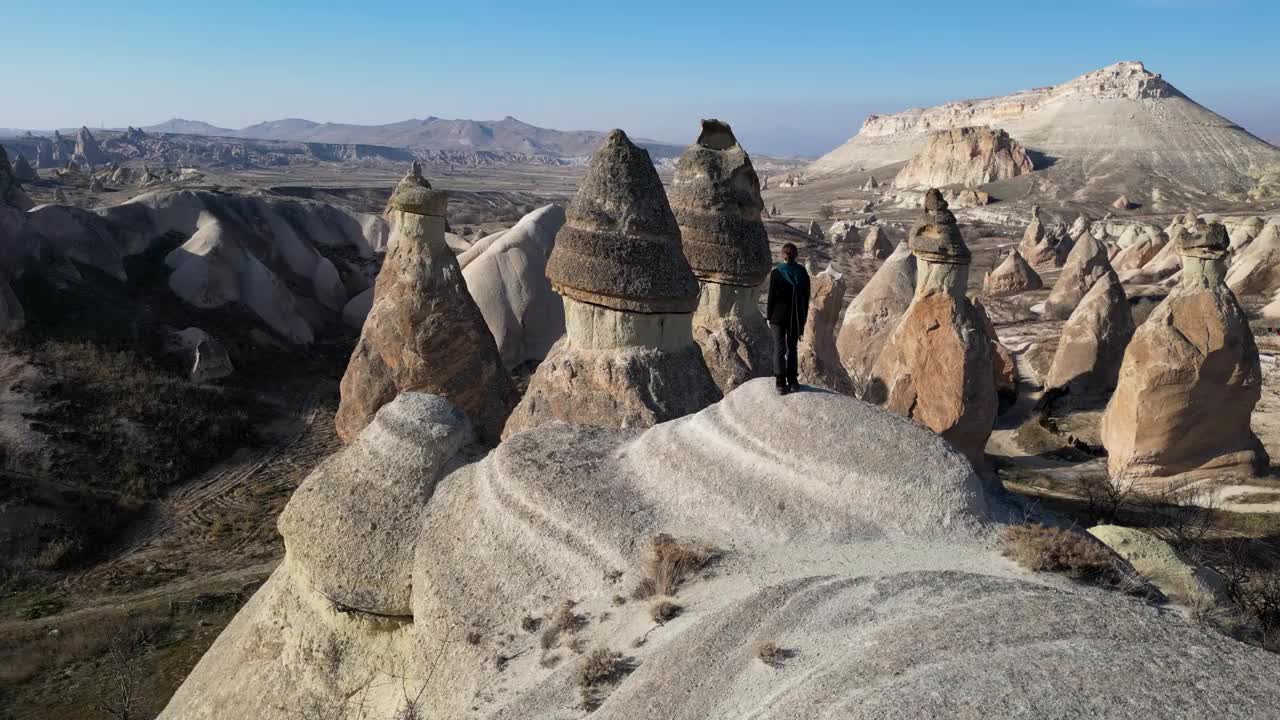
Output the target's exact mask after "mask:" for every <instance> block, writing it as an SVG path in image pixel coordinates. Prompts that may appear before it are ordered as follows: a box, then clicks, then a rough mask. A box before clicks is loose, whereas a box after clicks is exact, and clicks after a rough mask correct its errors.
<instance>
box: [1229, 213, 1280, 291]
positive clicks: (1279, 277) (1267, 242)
mask: <svg viewBox="0 0 1280 720" xmlns="http://www.w3.org/2000/svg"><path fill="white" fill-rule="evenodd" d="M1226 282H1227V287H1229V288H1231V292H1233V293H1235V294H1236V295H1253V294H1267V295H1270V294H1271V293H1273V292H1275V291H1276V290H1280V225H1275V224H1271V225H1266V226H1264V227H1263V228H1262V230H1260V231H1258V236H1257V237H1256V238H1255V239H1254V240H1253V242H1251V243H1249V244H1248V245H1247V246H1245V248H1244V249H1243V250H1241V251H1240V253H1239V254H1238V255H1236V256H1235V262H1233V263H1231V267H1230V268H1229V269H1228V270H1227V279H1226Z"/></svg>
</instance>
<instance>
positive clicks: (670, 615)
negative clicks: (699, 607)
mask: <svg viewBox="0 0 1280 720" xmlns="http://www.w3.org/2000/svg"><path fill="white" fill-rule="evenodd" d="M680 610H681V608H680V606H679V605H677V604H675V603H673V602H671V601H670V600H667V599H665V598H659V599H657V600H654V601H653V604H652V605H650V606H649V616H650V617H652V618H653V621H654V622H656V623H658V624H659V625H665V624H666V623H667V621H669V620H674V619H675V617H676V616H677V615H679V614H680Z"/></svg>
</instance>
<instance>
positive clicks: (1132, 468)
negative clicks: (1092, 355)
mask: <svg viewBox="0 0 1280 720" xmlns="http://www.w3.org/2000/svg"><path fill="white" fill-rule="evenodd" d="M1181 245H1182V247H1181V253H1182V259H1183V269H1182V278H1181V281H1180V282H1179V284H1178V286H1177V287H1175V288H1174V289H1173V290H1172V291H1171V292H1170V293H1169V296H1168V297H1167V298H1165V300H1164V302H1162V303H1160V305H1159V306H1158V307H1157V308H1156V309H1155V310H1154V311H1152V313H1151V315H1150V316H1149V317H1148V318H1147V320H1146V322H1144V323H1143V324H1142V326H1141V327H1139V328H1138V330H1137V332H1136V333H1134V336H1133V340H1132V341H1131V342H1130V343H1129V347H1128V349H1127V350H1126V351H1125V354H1124V363H1123V364H1122V365H1121V368H1120V378H1119V382H1118V383H1117V387H1116V392H1115V394H1114V395H1112V397H1111V401H1110V402H1109V403H1108V404H1107V410H1106V413H1105V414H1104V415H1103V419H1102V441H1103V444H1104V445H1105V446H1106V448H1107V453H1108V458H1107V466H1108V469H1109V470H1110V473H1111V477H1112V480H1113V482H1127V481H1129V480H1132V481H1135V482H1138V483H1141V484H1148V485H1156V486H1162V485H1165V484H1167V483H1168V482H1170V481H1172V480H1174V479H1178V480H1181V479H1201V478H1208V479H1212V480H1225V479H1228V478H1231V477H1233V476H1251V475H1255V474H1257V473H1260V472H1263V471H1265V469H1266V468H1267V467H1268V464H1269V460H1268V457H1267V452H1266V450H1264V449H1263V447H1262V444H1261V443H1260V442H1259V441H1258V438H1257V436H1256V435H1254V434H1253V431H1252V430H1251V429H1250V425H1249V422H1250V416H1251V415H1252V413H1253V408H1254V406H1255V405H1256V404H1257V402H1258V399H1259V398H1260V397H1261V394H1262V370H1261V366H1260V364H1259V359H1258V348H1257V345H1255V344H1254V340H1253V333H1252V331H1250V329H1249V323H1248V319H1247V318H1246V316H1245V313H1244V310H1243V309H1242V308H1241V307H1240V304H1239V303H1238V302H1237V301H1236V297H1235V295H1234V294H1232V292H1231V290H1230V289H1229V288H1228V287H1227V285H1226V283H1225V282H1224V281H1223V276H1224V273H1225V262H1224V258H1225V257H1226V253H1227V249H1228V248H1229V246H1230V239H1229V238H1228V236H1227V232H1226V229H1225V228H1224V227H1223V226H1222V225H1219V224H1217V223H1215V224H1213V225H1204V224H1203V223H1201V224H1200V225H1199V226H1198V227H1197V228H1195V229H1193V230H1192V231H1190V232H1189V233H1188V234H1187V235H1185V236H1183V238H1182V242H1181Z"/></svg>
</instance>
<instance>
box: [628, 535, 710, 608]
mask: <svg viewBox="0 0 1280 720" xmlns="http://www.w3.org/2000/svg"><path fill="white" fill-rule="evenodd" d="M716 556H717V553H716V551H715V550H714V549H711V548H707V547H699V546H694V545H688V544H685V543H681V542H679V541H677V540H676V539H675V538H673V537H671V536H670V535H667V534H663V533H660V534H658V535H655V536H654V537H653V541H652V543H651V545H650V547H649V555H648V557H647V558H646V559H645V576H644V578H643V579H641V580H640V582H639V584H637V585H636V588H635V590H634V591H632V593H631V596H632V597H633V598H635V599H636V600H643V599H645V598H650V597H653V596H655V595H666V596H674V595H675V594H676V591H677V590H678V589H679V588H680V584H681V583H682V582H684V580H685V578H686V577H688V576H689V575H691V574H693V573H695V572H698V571H699V570H701V569H703V568H704V567H706V566H707V564H708V563H710V562H711V561H712V560H713V559H715V557H716Z"/></svg>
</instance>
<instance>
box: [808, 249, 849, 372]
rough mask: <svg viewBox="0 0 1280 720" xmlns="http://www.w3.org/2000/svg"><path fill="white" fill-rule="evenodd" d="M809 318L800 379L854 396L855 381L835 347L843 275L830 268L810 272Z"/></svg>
mask: <svg viewBox="0 0 1280 720" xmlns="http://www.w3.org/2000/svg"><path fill="white" fill-rule="evenodd" d="M811 277H812V282H811V284H810V299H809V317H808V320H807V321H806V322H805V328H804V335H802V336H801V337H800V343H799V347H798V348H797V351H798V355H799V357H798V360H799V366H800V381H801V382H803V383H805V384H806V385H816V386H818V387H824V388H827V389H829V390H835V391H836V392H840V393H844V394H845V395H853V394H854V387H853V381H852V380H850V379H849V373H848V372H847V371H846V370H845V369H844V366H843V365H841V364H840V353H839V352H838V351H837V350H836V323H837V322H839V321H840V308H841V306H842V305H843V304H844V292H845V283H844V275H843V274H841V273H838V272H836V271H835V270H834V269H832V268H831V267H827V269H826V270H823V271H822V272H820V273H813V274H812V275H811Z"/></svg>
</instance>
